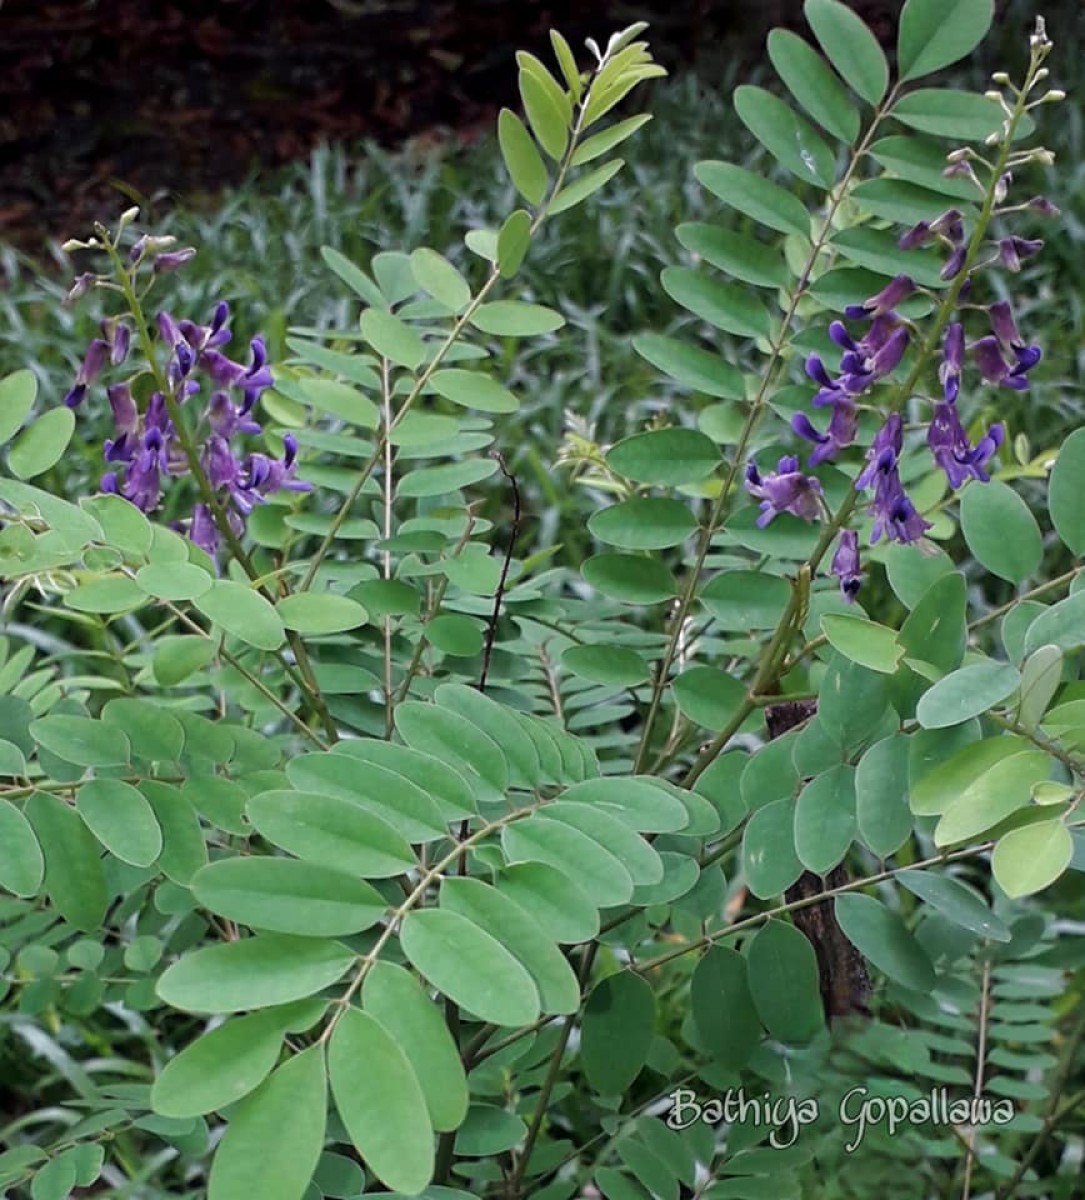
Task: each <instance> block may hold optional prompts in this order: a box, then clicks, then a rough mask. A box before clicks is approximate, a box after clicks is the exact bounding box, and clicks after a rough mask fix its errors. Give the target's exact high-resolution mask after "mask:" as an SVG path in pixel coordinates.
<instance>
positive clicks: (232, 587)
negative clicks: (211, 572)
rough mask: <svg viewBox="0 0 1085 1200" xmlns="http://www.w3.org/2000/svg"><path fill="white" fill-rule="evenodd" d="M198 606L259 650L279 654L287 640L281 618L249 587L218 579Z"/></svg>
mask: <svg viewBox="0 0 1085 1200" xmlns="http://www.w3.org/2000/svg"><path fill="white" fill-rule="evenodd" d="M195 605H196V607H197V608H198V609H199V610H200V612H202V613H203V615H204V616H205V617H207V618H208V620H210V621H214V623H215V624H216V625H219V626H221V628H222V629H224V630H225V631H226V632H227V633H229V634H233V636H234V637H236V638H239V639H240V640H241V641H243V642H245V643H246V644H247V645H249V646H255V647H256V648H257V649H259V650H277V649H278V648H279V647H280V646H281V645H282V644H283V642H284V640H285V639H286V630H285V628H284V627H283V622H282V618H281V617H280V616H279V614H278V613H277V612H276V611H275V609H274V607H273V606H272V605H271V603H270V602H269V601H268V600H267V599H265V598H264V596H262V595H261V594H260V593H259V592H256V591H254V590H253V589H252V588H251V587H249V586H248V585H247V584H244V583H235V582H234V581H233V580H232V579H216V580H215V582H214V583H213V584H212V585H211V588H210V590H209V591H207V592H205V593H204V594H203V595H202V596H197V597H196V599H195Z"/></svg>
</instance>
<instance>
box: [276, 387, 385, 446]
mask: <svg viewBox="0 0 1085 1200" xmlns="http://www.w3.org/2000/svg"><path fill="white" fill-rule="evenodd" d="M366 369H367V370H368V368H366ZM277 390H278V391H280V392H282V393H283V394H284V395H285V396H288V397H289V398H290V399H291V400H296V401H297V402H298V403H299V404H303V405H305V407H306V408H313V409H316V411H317V412H320V413H328V414H330V415H331V416H333V417H339V418H341V419H342V420H344V421H346V422H348V423H349V424H351V425H359V426H361V427H362V428H363V429H376V427H377V426H378V425H379V424H380V411H379V410H378V408H377V406H376V404H374V403H373V401H372V400H370V398H369V397H368V396H366V395H364V394H363V393H362V392H360V391H359V390H358V389H357V388H356V387H351V386H350V385H349V384H346V383H340V382H339V380H337V379H299V380H297V381H296V382H294V381H291V380H287V379H279V380H278V384H277ZM302 432H304V433H306V434H307V435H308V437H309V439H311V438H312V435H313V432H314V431H312V430H305V431H302ZM303 444H305V443H303Z"/></svg>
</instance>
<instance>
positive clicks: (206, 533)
mask: <svg viewBox="0 0 1085 1200" xmlns="http://www.w3.org/2000/svg"><path fill="white" fill-rule="evenodd" d="M188 536H189V538H190V539H191V540H192V541H193V542H195V544H196V545H197V546H199V547H200V549H201V550H205V551H206V552H207V553H208V554H210V555H211V557H212V558H214V557H215V554H216V553H217V551H218V548H219V534H218V530H217V529H216V528H215V521H214V518H213V517H212V516H211V510H210V509H209V508H208V507H207V505H206V504H197V505H196V506H195V507H194V508H193V510H192V521H191V523H190V524H189V527H188Z"/></svg>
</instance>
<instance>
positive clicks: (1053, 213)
mask: <svg viewBox="0 0 1085 1200" xmlns="http://www.w3.org/2000/svg"><path fill="white" fill-rule="evenodd" d="M1026 208H1028V209H1030V210H1031V211H1032V212H1034V213H1039V214H1040V216H1041V217H1057V216H1058V215H1059V213H1060V211H1061V210H1060V209H1058V208H1056V207H1055V206H1054V204H1052V203H1051V201H1050V200H1048V198H1047V197H1046V196H1033V197H1032V199H1031V200H1030V201H1029V202H1028V204H1027V205H1026Z"/></svg>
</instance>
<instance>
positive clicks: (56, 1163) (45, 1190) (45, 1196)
mask: <svg viewBox="0 0 1085 1200" xmlns="http://www.w3.org/2000/svg"><path fill="white" fill-rule="evenodd" d="M73 1187H75V1159H74V1158H72V1156H71V1152H70V1151H69V1152H68V1153H65V1154H60V1155H58V1156H57V1157H56V1158H54V1159H51V1160H50V1161H49V1162H47V1163H46V1164H45V1166H44V1167H42V1168H41V1170H40V1171H38V1172H37V1173H36V1174H35V1176H34V1178H33V1180H32V1181H31V1184H30V1200H67V1198H68V1196H69V1195H71V1191H72V1188H73Z"/></svg>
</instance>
